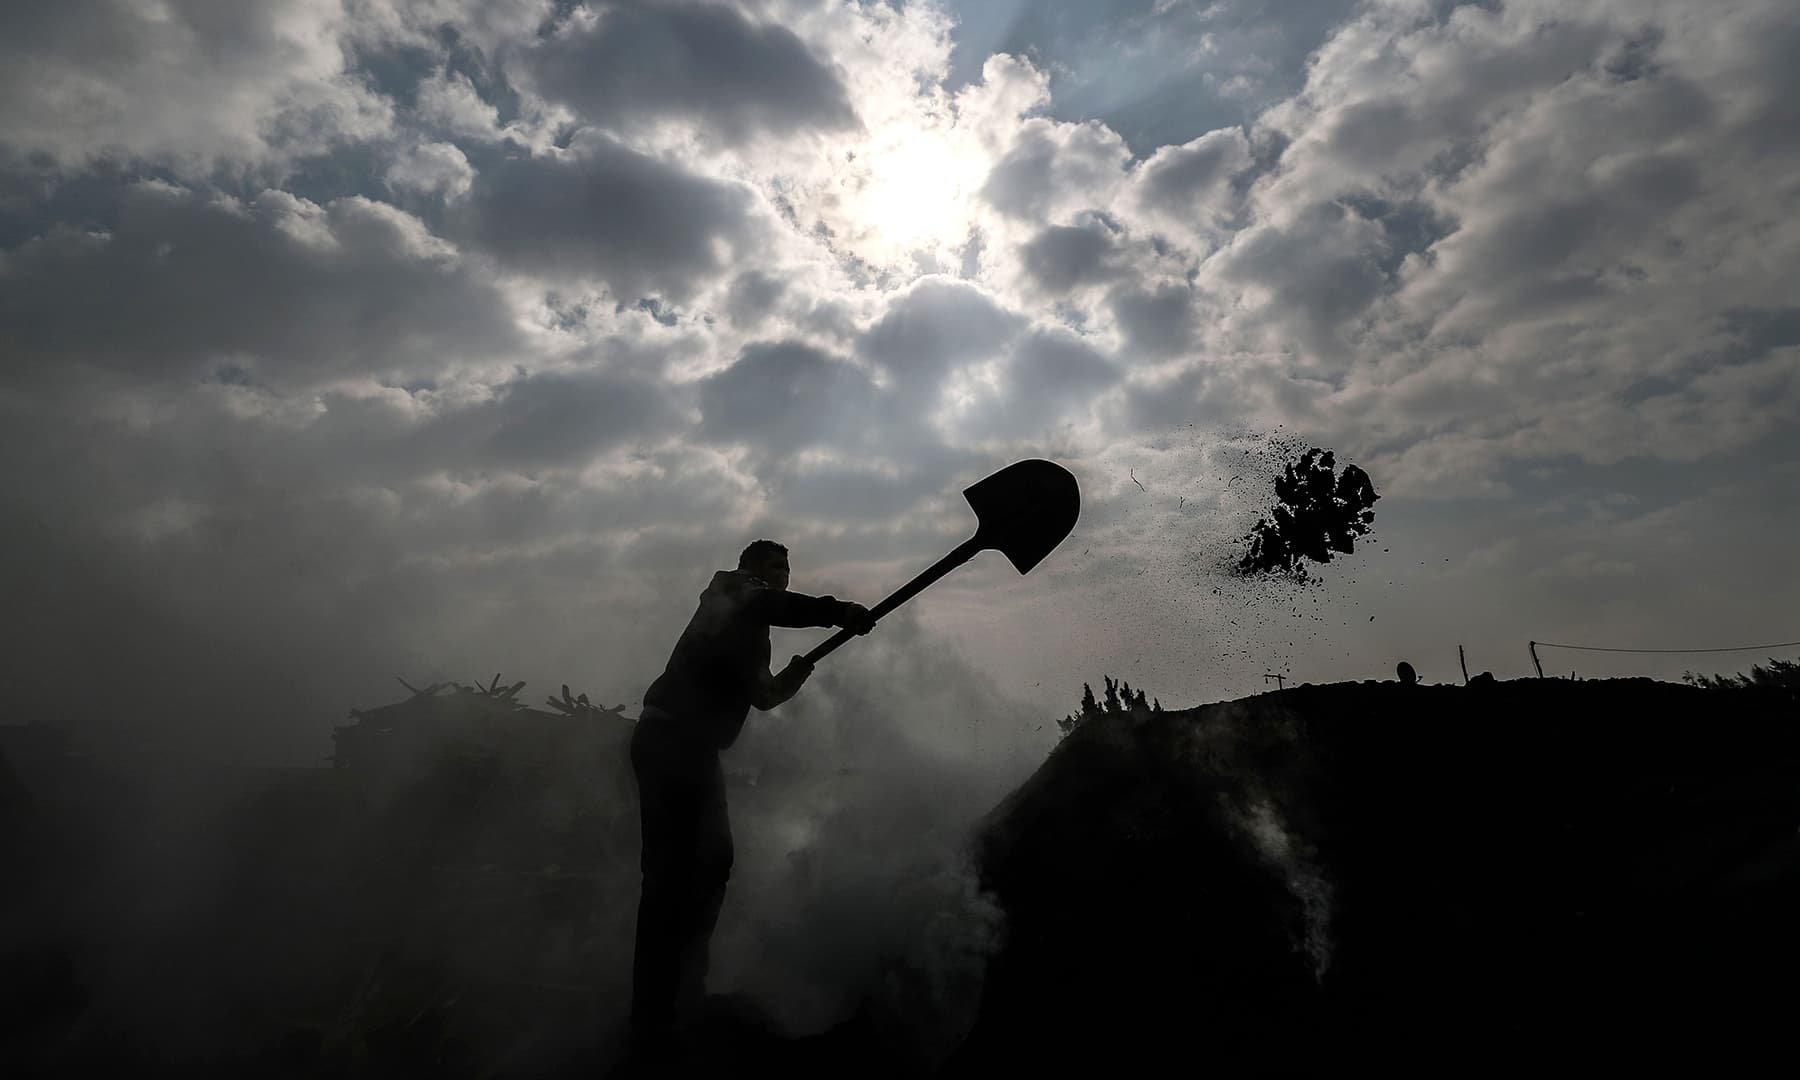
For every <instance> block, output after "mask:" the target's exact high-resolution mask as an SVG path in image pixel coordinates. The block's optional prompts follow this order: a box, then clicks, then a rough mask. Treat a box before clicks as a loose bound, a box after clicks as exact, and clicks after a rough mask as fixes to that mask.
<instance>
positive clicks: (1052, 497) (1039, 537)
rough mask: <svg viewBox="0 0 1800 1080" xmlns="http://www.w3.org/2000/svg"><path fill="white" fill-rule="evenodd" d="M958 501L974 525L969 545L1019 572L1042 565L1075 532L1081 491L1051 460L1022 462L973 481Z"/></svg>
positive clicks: (1064, 471) (1038, 459) (1027, 460)
mask: <svg viewBox="0 0 1800 1080" xmlns="http://www.w3.org/2000/svg"><path fill="white" fill-rule="evenodd" d="M963 498H965V499H967V500H969V506H970V508H971V509H973V510H974V511H975V518H976V520H977V521H978V522H979V524H978V525H977V527H976V530H975V541H976V542H977V543H978V544H979V545H980V547H981V549H983V550H985V549H988V548H992V549H993V550H995V551H998V552H1000V553H1001V554H1002V555H1005V556H1006V558H1007V561H1008V562H1010V563H1012V564H1013V567H1014V569H1016V570H1018V571H1019V573H1021V574H1028V573H1030V572H1031V568H1032V567H1034V566H1036V565H1037V564H1038V563H1040V562H1042V561H1043V559H1044V556H1046V555H1048V554H1050V552H1052V551H1054V550H1055V549H1056V545H1058V544H1060V543H1062V542H1063V540H1064V539H1065V538H1066V537H1067V536H1068V535H1069V533H1070V532H1071V531H1073V530H1074V528H1075V519H1076V518H1078V517H1080V516H1081V489H1080V488H1079V487H1077V486H1076V484H1075V476H1074V474H1073V473H1071V472H1069V470H1067V469H1065V468H1063V467H1062V466H1061V465H1058V464H1057V463H1056V462H1054V461H1045V460H1044V459H1043V458H1026V459H1025V460H1024V461H1015V462H1013V463H1012V464H1011V465H1008V466H1007V467H1006V468H1004V469H1001V470H1000V471H999V472H996V473H993V474H992V475H990V476H987V477H984V478H983V479H981V480H978V481H976V482H975V483H974V484H973V485H971V486H970V487H968V488H967V489H965V490H964V491H963Z"/></svg>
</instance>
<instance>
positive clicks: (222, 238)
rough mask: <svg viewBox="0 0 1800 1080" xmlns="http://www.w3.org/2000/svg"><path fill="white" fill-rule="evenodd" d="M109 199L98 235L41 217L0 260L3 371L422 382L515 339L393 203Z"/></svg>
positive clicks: (461, 270)
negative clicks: (368, 377)
mask: <svg viewBox="0 0 1800 1080" xmlns="http://www.w3.org/2000/svg"><path fill="white" fill-rule="evenodd" d="M114 199H115V200H116V201H115V202H114V205H113V207H112V209H111V213H110V215H109V216H111V217H112V218H113V221H112V223H111V225H110V227H109V228H107V229H105V230H104V231H83V230H76V229H71V228H68V227H52V228H51V229H50V230H49V231H47V232H46V233H45V234H44V235H42V236H40V237H38V238H36V239H33V240H31V241H28V242H27V243H25V244H23V245H21V246H20V247H18V248H16V249H14V250H13V251H11V252H8V253H6V255H5V257H4V261H0V340H4V341H5V342H6V351H7V352H9V353H10V354H11V355H12V356H13V357H14V358H15V360H14V367H13V369H12V374H13V375H14V376H15V377H17V376H19V375H20V374H22V373H23V371H25V370H37V371H39V372H48V371H50V370H52V369H60V368H62V367H63V365H66V364H68V363H70V362H77V363H80V364H84V365H92V366H95V367H100V368H107V369H111V370H113V371H115V372H116V373H118V374H120V375H123V376H126V377H128V378H130V379H133V380H143V381H150V380H156V379H162V378H176V379H195V378H198V377H200V376H202V375H204V374H208V373H210V372H213V371H215V370H216V369H219V368H220V367H221V366H224V365H229V366H230V367H231V368H233V369H234V370H237V371H239V372H240V373H248V374H249V375H251V377H253V378H254V379H256V380H257V381H259V382H263V383H267V384H270V385H280V386H290V387H292V386H304V385H306V384H307V383H308V382H309V381H311V380H313V379H317V378H321V377H324V376H327V375H330V374H333V373H346V372H358V373H380V372H391V373H402V372H403V373H407V374H410V375H413V376H418V375H421V374H425V373H429V372H432V371H437V370H440V369H442V368H444V367H446V366H448V365H452V364H454V363H456V362H458V361H465V360H479V359H488V358H491V357H493V356H494V355H496V354H499V353H504V352H505V351H506V350H509V349H511V348H513V347H514V346H515V345H516V343H517V338H516V336H515V333H514V331H513V330H512V329H511V318H510V313H509V311H508V309H507V307H506V305H505V303H504V301H503V298H502V296H501V294H500V293H499V291H498V290H497V289H496V288H495V287H494V285H493V284H492V282H491V281H490V280H488V278H487V277H486V275H483V274H479V273H476V272H474V271H472V270H471V268H470V267H469V265H468V264H467V263H466V262H465V261H463V260H462V259H461V258H459V257H458V256H457V255H456V253H455V251H454V249H452V248H450V247H449V245H447V244H445V243H443V242H442V241H441V240H438V239H437V238H435V237H433V236H432V235H431V234H430V233H429V232H427V231H426V229H425V228H424V226H423V225H422V224H421V223H420V222H419V221H417V220H416V219H414V218H411V217H409V216H408V215H406V214H403V213H401V212H400V211H398V210H395V209H394V208H392V207H390V206H386V205H384V204H381V203H377V202H373V201H371V200H368V199H365V198H362V197H352V198H346V199H340V200H336V201H334V202H331V203H330V204H328V205H326V206H318V205H315V204H313V203H310V202H306V201H305V200H302V199H297V198H295V197H294V196H292V195H289V194H287V193H285V192H279V191H266V192H264V193H262V194H261V195H259V196H257V197H256V198H255V199H253V200H251V201H249V202H239V201H237V200H233V199H229V198H224V197H220V196H208V195H204V194H201V193H199V192H194V191H188V190H185V189H182V188H177V187H173V186H171V185H167V184H160V183H146V184H138V185H133V186H130V187H128V188H125V189H124V190H121V191H117V192H115V193H114Z"/></svg>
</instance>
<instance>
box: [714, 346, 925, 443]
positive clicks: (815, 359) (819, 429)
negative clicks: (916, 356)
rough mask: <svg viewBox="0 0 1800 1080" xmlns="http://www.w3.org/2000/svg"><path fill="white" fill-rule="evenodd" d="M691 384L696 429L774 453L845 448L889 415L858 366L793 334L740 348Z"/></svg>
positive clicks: (878, 393) (885, 406) (888, 406)
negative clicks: (791, 338)
mask: <svg viewBox="0 0 1800 1080" xmlns="http://www.w3.org/2000/svg"><path fill="white" fill-rule="evenodd" d="M699 392H700V409H701V416H702V421H701V431H702V433H703V434H704V435H706V436H708V437H710V438H714V439H719V440H724V441H742V442H749V443H752V444H753V445H755V446H758V447H761V448H766V449H770V450H774V451H778V452H782V453H789V452H793V451H795V450H801V449H805V448H806V447H809V446H816V445H829V446H832V447H834V448H838V449H842V450H850V449H853V448H855V447H857V446H858V444H860V443H862V442H863V440H864V438H865V437H866V435H867V434H868V432H869V431H870V429H871V428H878V427H881V426H885V424H886V423H888V422H889V419H888V417H887V416H886V415H884V413H885V412H886V410H887V409H888V408H890V407H891V406H890V405H889V403H888V402H886V401H884V400H883V398H882V395H881V394H880V392H879V391H878V390H877V389H876V387H875V384H874V383H873V381H872V380H870V378H869V377H868V375H867V374H866V373H864V372H863V371H861V370H859V369H857V368H855V367H852V366H851V365H850V364H849V363H847V362H846V361H844V360H842V359H840V358H838V357H834V356H830V355H828V354H826V353H824V352H821V351H820V350H818V349H814V348H811V347H809V346H806V345H802V344H799V343H796V342H775V343H768V344H757V345H752V346H750V347H749V348H746V349H745V350H744V351H743V353H742V354H740V355H739V356H738V358H737V360H736V361H735V362H734V363H733V364H732V365H731V366H730V367H729V368H726V369H725V370H724V371H722V372H720V373H718V374H716V375H712V376H709V377H708V378H706V379H705V380H703V381H702V382H701V383H700V388H699Z"/></svg>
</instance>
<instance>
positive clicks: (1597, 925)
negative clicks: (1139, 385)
mask: <svg viewBox="0 0 1800 1080" xmlns="http://www.w3.org/2000/svg"><path fill="white" fill-rule="evenodd" d="M982 861H983V868H984V874H983V876H984V880H985V883H986V885H987V886H988V887H989V888H992V889H993V890H995V891H996V892H997V893H998V894H999V897H1000V899H1001V901H1002V902H1003V904H1004V906H1005V908H1006V912H1007V916H1008V920H1009V940H1008V944H1007V945H1006V946H1005V948H1004V950H1003V951H1002V953H1001V954H1000V955H999V956H998V957H997V958H996V959H995V961H994V962H993V964H992V966H991V967H990V970H989V973H988V982H987V993H986V998H985V1001H984V1006H983V1011H982V1015H981V1019H980V1021H979V1023H978V1025H977V1027H976V1029H975V1031H974V1032H973V1033H972V1034H971V1036H970V1038H969V1039H968V1040H967V1042H965V1043H964V1045H963V1047H962V1048H961V1050H960V1051H959V1053H958V1055H957V1056H956V1058H955V1059H954V1060H953V1061H952V1063H951V1068H950V1070H949V1071H950V1072H951V1073H952V1074H954V1075H962V1076H978V1075H994V1074H995V1073H994V1072H993V1070H996V1069H1004V1070H1005V1071H1007V1072H1008V1073H1014V1074H1022V1075H1032V1074H1034V1073H1039V1074H1043V1075H1070V1074H1074V1073H1076V1072H1090V1071H1096V1070H1098V1071H1100V1073H1099V1074H1102V1075H1105V1074H1111V1075H1131V1074H1134V1073H1137V1072H1139V1071H1143V1072H1148V1071H1150V1070H1151V1069H1152V1068H1153V1067H1156V1068H1166V1067H1176V1068H1183V1069H1186V1068H1193V1069H1196V1070H1207V1071H1212V1072H1223V1073H1226V1074H1243V1073H1260V1072H1292V1071H1326V1070H1329V1071H1332V1072H1344V1071H1348V1070H1350V1069H1352V1068H1359V1067H1366V1068H1373V1069H1378V1070H1380V1071H1382V1072H1385V1073H1391V1072H1394V1071H1396V1070H1398V1071H1405V1072H1425V1071H1430V1072H1433V1073H1436V1074H1448V1075H1454V1074H1462V1073H1467V1072H1469V1071H1471V1070H1483V1069H1490V1068H1532V1069H1542V1068H1552V1067H1554V1068H1556V1069H1558V1070H1559V1071H1560V1070H1561V1069H1562V1068H1565V1067H1567V1066H1571V1065H1574V1066H1578V1067H1579V1066H1590V1067H1593V1066H1598V1067H1604V1068H1607V1069H1609V1070H1614V1069H1621V1068H1633V1067H1651V1068H1656V1069H1658V1070H1659V1071H1660V1070H1662V1069H1666V1068H1668V1067H1669V1066H1670V1065H1672V1064H1685V1065H1689V1066H1711V1067H1714V1068H1716V1067H1718V1066H1720V1065H1726V1064H1729V1063H1738V1064H1747V1063H1749V1062H1752V1061H1762V1060H1779V1059H1780V1058H1781V1057H1782V1056H1784V1054H1783V1050H1784V1048H1785V1046H1786V1045H1787V1038H1786V1032H1787V1030H1788V1022H1789V1019H1790V1018H1791V1015H1792V1010H1793V1006H1794V1004H1795V996H1796V995H1795V993H1794V991H1793V990H1792V982H1791V973H1792V971H1793V967H1794V963H1795V961H1796V959H1800V934H1797V931H1796V923H1795V919H1794V913H1795V911H1796V910H1800V710H1797V709H1796V707H1795V704H1794V700H1793V698H1792V696H1791V695H1788V696H1782V695H1779V694H1767V695H1760V694H1753V693H1752V692H1749V691H1739V692H1720V691H1708V690H1701V689H1697V688H1693V687H1687V686H1678V685H1670V684H1666V683H1658V682H1653V681H1650V680H1641V679H1640V680H1617V681H1589V682H1569V681H1561V680H1534V681H1519V682H1510V683H1498V684H1489V685H1486V686H1476V687H1468V688H1465V687H1459V686H1432V687H1424V686H1411V687H1408V686H1402V685H1400V684H1398V683H1383V684H1376V683H1364V684H1361V685H1354V684H1344V685H1334V686H1306V687H1300V688H1297V689H1291V690H1286V691H1282V692H1278V693H1273V694H1264V695H1262V696H1260V697H1255V698H1250V699H1247V700H1244V701H1238V702H1231V703H1226V704H1220V705H1213V706H1208V707H1205V708H1201V709H1196V710H1191V711H1187V712H1168V713H1162V714H1150V713H1143V712H1140V713H1138V714H1135V715H1126V716H1110V717H1106V718H1104V719H1102V720H1101V721H1098V722H1094V723H1089V724H1085V725H1083V726H1082V727H1081V728H1079V729H1077V730H1076V731H1075V733H1073V734H1072V735H1071V736H1070V737H1069V738H1068V739H1066V740H1065V741H1064V742H1063V743H1062V745H1061V746H1059V747H1058V749H1057V750H1056V752H1055V753H1054V754H1053V755H1052V756H1051V758H1050V759H1049V760H1048V761H1047V762H1046V763H1045V765H1044V766H1043V767H1042V768H1041V769H1040V770H1039V772H1038V773H1037V774H1036V775H1035V776H1034V777H1033V778H1032V779H1031V780H1030V781H1029V782H1028V783H1027V784H1026V785H1024V786H1023V787H1022V788H1021V789H1020V790H1019V791H1018V792H1016V793H1015V794H1014V795H1013V796H1012V797H1011V798H1009V799H1008V800H1007V801H1006V802H1005V803H1004V804H1003V805H1002V806H1001V807H1000V808H999V809H998V810H996V811H995V813H994V815H993V816H992V818H991V819H990V821H989V823H988V825H987V828H986V830H985V833H984V836H983V856H982ZM1165 1063H1166V1064H1165Z"/></svg>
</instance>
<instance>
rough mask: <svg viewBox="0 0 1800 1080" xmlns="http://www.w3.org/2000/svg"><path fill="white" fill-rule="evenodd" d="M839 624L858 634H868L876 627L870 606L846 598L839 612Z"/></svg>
mask: <svg viewBox="0 0 1800 1080" xmlns="http://www.w3.org/2000/svg"><path fill="white" fill-rule="evenodd" d="M838 625H839V626H841V627H843V628H844V629H846V630H850V631H854V632H855V633H858V634H866V633H868V632H869V631H871V630H873V629H875V620H874V619H872V618H870V617H869V609H868V608H866V607H863V606H862V605H861V604H853V603H851V602H850V601H848V600H846V601H844V606H843V608H842V609H841V611H840V612H839V614H838Z"/></svg>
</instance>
